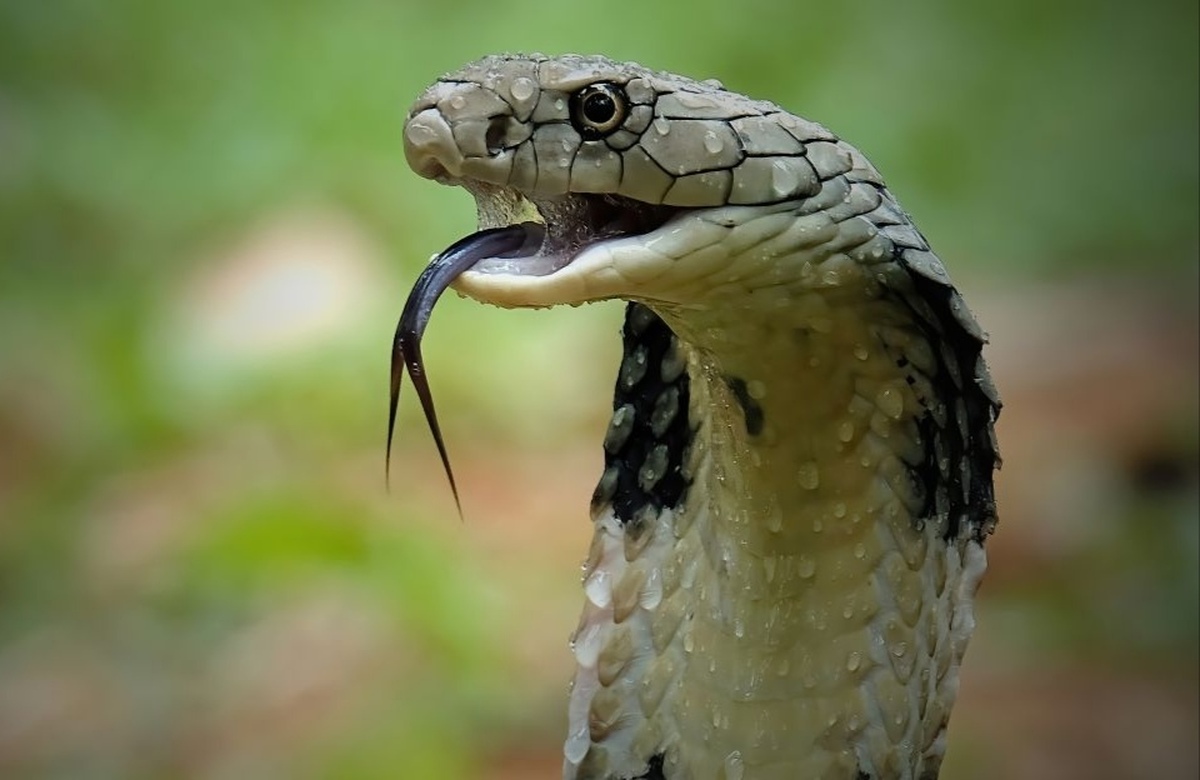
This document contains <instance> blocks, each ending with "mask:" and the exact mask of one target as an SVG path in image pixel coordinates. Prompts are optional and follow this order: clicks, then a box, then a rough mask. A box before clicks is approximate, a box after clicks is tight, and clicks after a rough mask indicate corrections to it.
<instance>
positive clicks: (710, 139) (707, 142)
mask: <svg viewBox="0 0 1200 780" xmlns="http://www.w3.org/2000/svg"><path fill="white" fill-rule="evenodd" d="M724 148H725V142H724V141H722V140H721V136H719V135H717V134H716V133H715V132H713V131H712V130H708V131H707V132H705V133H704V149H705V151H707V152H708V153H709V154H717V153H718V152H720V151H721V150H722V149H724Z"/></svg>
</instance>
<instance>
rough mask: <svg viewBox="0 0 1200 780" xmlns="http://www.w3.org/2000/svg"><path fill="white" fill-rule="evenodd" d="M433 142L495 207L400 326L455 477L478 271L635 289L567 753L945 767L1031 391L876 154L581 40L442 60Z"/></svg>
mask: <svg viewBox="0 0 1200 780" xmlns="http://www.w3.org/2000/svg"><path fill="white" fill-rule="evenodd" d="M404 150H405V155H406V157H407V160H408V163H409V165H410V166H411V167H412V168H413V170H414V171H416V172H417V173H418V174H419V175H420V176H423V177H425V178H428V179H433V180H435V181H438V182H442V183H444V184H452V185H457V186H461V187H463V188H465V189H466V190H467V191H469V192H470V193H471V194H472V195H473V196H474V198H475V200H476V203H477V207H478V221H479V232H478V233H475V234H473V235H470V236H468V237H466V238H464V239H462V240H461V241H459V242H458V243H457V244H455V245H454V246H453V247H451V248H450V249H448V250H446V251H445V252H443V253H442V254H441V255H439V256H437V257H436V258H434V260H433V261H432V262H431V264H430V265H429V266H428V268H427V269H426V271H425V272H424V274H423V275H422V276H421V278H420V280H419V281H418V283H417V285H416V287H415V289H414V290H413V292H412V295H411V296H410V298H409V301H408V304H407V306H406V308H405V310H404V313H403V315H402V316H401V319H400V324H399V327H398V328H397V333H396V340H395V345H394V351H393V366H392V398H391V401H392V407H391V417H392V422H393V423H394V418H395V408H396V400H397V394H398V392H399V389H400V380H401V376H402V373H403V371H404V369H405V368H406V367H407V369H408V371H409V374H410V375H411V377H412V380H413V382H414V384H415V386H416V388H417V390H418V394H419V396H420V399H421V402H422V406H423V407H424V410H425V413H426V418H427V419H428V421H429V424H430V427H431V430H432V431H433V434H434V437H435V439H436V441H437V444H438V447H439V451H440V452H441V454H442V460H443V464H444V465H445V468H446V472H447V475H448V476H449V475H450V466H449V461H448V460H447V459H446V455H445V447H444V446H443V443H442V436H441V434H440V432H439V430H438V427H437V419H436V416H435V415H434V411H433V403H432V398H431V396H430V394H429V388H428V385H427V383H426V378H425V366H424V362H423V360H422V357H421V352H420V340H421V335H422V333H423V332H424V329H425V325H426V323H427V322H428V319H429V314H430V312H431V310H432V307H433V304H434V302H435V301H436V300H437V298H438V296H439V295H440V294H441V293H442V292H443V291H444V290H445V289H446V288H447V287H448V286H450V285H451V284H453V286H455V287H456V289H458V290H459V291H460V292H462V293H464V294H466V295H467V296H470V297H472V298H475V299H477V300H479V301H483V302H486V303H491V304H496V305H499V306H503V307H545V306H554V305H558V304H580V303H585V302H590V301H600V300H606V299H613V298H620V299H623V300H625V301H627V302H628V303H627V307H626V310H625V321H624V327H623V331H622V337H623V343H624V349H623V357H622V360H621V364H620V368H619V370H618V373H617V379H616V389H615V394H614V399H613V413H612V418H611V422H610V423H609V426H608V430H607V433H606V434H605V436H604V444H603V449H604V471H603V474H602V475H601V477H600V480H599V484H598V485H597V487H596V489H595V492H594V494H593V495H592V499H591V518H592V522H593V524H594V536H593V540H592V544H591V548H590V551H589V553H588V557H587V562H586V564H585V566H584V576H583V590H584V594H585V597H586V598H585V603H584V607H583V614H582V617H581V619H580V621H579V626H578V628H577V629H576V631H575V633H574V636H573V638H572V642H571V647H572V651H573V653H574V656H575V660H576V664H577V667H576V671H575V675H574V680H573V684H572V688H571V694H570V701H569V705H568V731H567V736H566V741H565V745H564V750H563V752H564V764H563V766H564V769H563V776H564V778H567V779H568V780H572V779H582V778H588V779H589V780H630V779H632V778H644V779H647V780H650V779H653V778H664V779H667V780H684V779H686V780H712V779H723V780H782V779H783V778H787V780H795V779H796V778H856V779H857V778H876V779H879V780H882V778H935V777H936V776H937V775H938V772H939V768H940V766H941V763H942V758H943V755H944V753H945V749H946V724H947V721H948V719H949V715H950V709H951V706H952V705H953V702H954V699H955V694H956V692H957V689H958V669H959V665H960V663H961V661H962V657H963V652H964V650H965V647H966V644H967V640H968V639H969V637H970V635H971V632H972V629H973V627H974V615H973V602H974V596H975V592H976V588H977V586H978V584H979V581H980V578H981V576H982V574H983V572H984V569H985V568H986V561H987V559H986V554H985V551H984V541H985V539H986V537H987V536H988V535H989V534H991V532H992V530H993V529H994V527H995V524H996V513H995V501H994V497H993V496H994V493H993V483H992V479H993V471H994V469H995V467H996V465H997V463H998V454H997V447H996V440H995V435H994V430H993V427H994V422H995V420H996V417H997V415H998V414H999V410H1000V402H999V398H998V396H997V393H996V391H995V389H994V387H993V384H992V381H991V379H990V378H989V375H988V370H987V367H986V366H985V364H984V361H983V358H982V355H981V352H982V346H983V344H984V342H985V340H986V337H985V334H984V332H983V331H982V330H981V328H980V327H979V325H978V324H977V323H976V321H975V319H974V318H973V317H972V315H971V314H970V312H969V311H968V310H967V307H966V305H965V304H964V302H963V299H962V297H961V296H960V294H959V293H958V291H957V290H956V289H955V287H954V286H953V285H952V284H951V281H950V279H949V277H948V276H947V274H946V271H945V269H944V267H943V265H942V263H941V261H940V260H939V259H938V258H937V256H936V255H934V254H933V252H932V251H931V250H930V248H929V246H928V244H927V243H926V241H925V238H924V237H923V236H922V235H921V233H920V232H918V231H917V229H916V228H915V227H914V226H913V224H912V221H911V220H910V218H909V216H908V215H907V214H906V213H905V212H904V211H903V210H902V209H901V208H900V206H899V205H898V204H897V203H896V200H895V199H894V197H893V196H892V194H891V192H889V191H888V189H887V188H886V187H885V186H884V183H883V180H882V178H881V177H880V175H879V173H878V172H877V171H876V170H875V168H874V167H872V165H871V164H870V163H869V162H868V161H867V160H866V158H864V157H863V155H862V154H861V153H860V152H859V151H858V150H857V149H855V148H854V147H853V146H851V145H849V144H847V143H846V142H844V141H842V140H840V139H839V138H838V137H837V136H835V135H834V134H833V133H831V132H830V131H829V130H827V129H826V128H824V127H822V126H821V125H819V124H816V123H814V122H811V121H809V120H807V119H802V118H800V117H797V116H795V115H792V114H790V113H788V112H786V111H784V110H783V109H781V108H780V107H779V106H777V105H775V104H774V103H770V102H766V101H762V100H755V99H752V98H749V97H745V96H743V95H739V94H736V93H734V92H730V91H727V90H725V89H724V88H723V87H722V85H721V84H720V83H718V82H716V81H711V80H710V81H693V80H691V79H688V78H684V77H681V76H676V75H673V74H670V73H663V72H658V71H653V70H649V69H647V68H644V67H641V66H639V65H636V64H632V63H618V62H613V61H610V60H608V59H605V58H602V57H588V56H573V55H569V56H561V57H546V56H542V55H531V56H519V55H506V56H492V57H486V58H484V59H482V60H479V61H478V62H475V63H473V64H470V65H468V66H466V67H464V68H463V69H462V70H459V71H457V72H455V73H451V74H449V75H446V76H444V77H442V78H441V79H439V80H438V81H437V82H436V83H435V84H433V86H431V87H430V88H429V89H427V90H426V91H425V92H424V93H423V94H422V95H421V96H420V98H418V100H417V102H416V103H415V105H413V107H412V109H411V111H410V112H409V114H408V118H407V122H406V124H405V128H404ZM390 431H391V427H390V426H389V434H388V438H389V448H390V441H391V432H390ZM451 485H452V487H453V478H452V477H451ZM457 496H458V494H457V489H455V498H456V500H457Z"/></svg>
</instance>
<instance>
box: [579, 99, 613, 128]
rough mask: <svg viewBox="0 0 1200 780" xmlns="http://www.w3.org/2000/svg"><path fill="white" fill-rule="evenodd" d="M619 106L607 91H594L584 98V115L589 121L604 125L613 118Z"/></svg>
mask: <svg viewBox="0 0 1200 780" xmlns="http://www.w3.org/2000/svg"><path fill="white" fill-rule="evenodd" d="M616 110H617V106H616V104H614V103H613V99H612V97H611V96H610V95H609V94H608V93H606V92H593V93H592V94H590V95H588V96H586V97H584V99H583V115H584V117H586V118H587V120H588V121H589V122H592V123H594V124H597V125H602V124H604V123H605V122H608V121H610V120H611V119H612V118H613V114H614V113H616Z"/></svg>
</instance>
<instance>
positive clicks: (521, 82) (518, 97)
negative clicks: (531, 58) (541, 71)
mask: <svg viewBox="0 0 1200 780" xmlns="http://www.w3.org/2000/svg"><path fill="white" fill-rule="evenodd" d="M536 89H537V85H536V84H534V83H533V79H530V78H526V77H525V76H518V77H517V78H515V79H513V83H512V85H511V86H510V87H509V88H508V91H509V93H510V94H511V95H512V96H513V100H515V101H517V102H518V103H524V102H525V101H526V100H529V99H530V98H531V97H533V93H534V91H535V90H536Z"/></svg>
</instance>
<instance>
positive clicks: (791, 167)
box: [771, 159, 800, 198]
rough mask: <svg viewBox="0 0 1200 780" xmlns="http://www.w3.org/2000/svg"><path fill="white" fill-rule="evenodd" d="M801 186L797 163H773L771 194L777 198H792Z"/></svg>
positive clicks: (781, 161)
mask: <svg viewBox="0 0 1200 780" xmlns="http://www.w3.org/2000/svg"><path fill="white" fill-rule="evenodd" d="M799 186H800V173H799V171H798V170H797V168H796V163H793V162H791V161H789V160H783V159H777V160H775V161H774V162H772V163H771V192H772V194H774V196H775V197H777V198H787V197H791V195H792V193H794V192H795V191H796V190H797V188H799Z"/></svg>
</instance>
